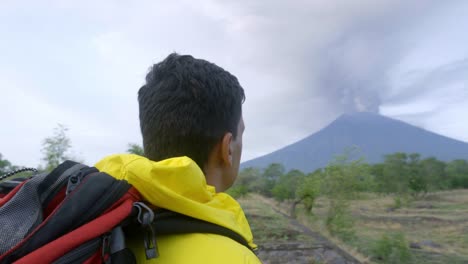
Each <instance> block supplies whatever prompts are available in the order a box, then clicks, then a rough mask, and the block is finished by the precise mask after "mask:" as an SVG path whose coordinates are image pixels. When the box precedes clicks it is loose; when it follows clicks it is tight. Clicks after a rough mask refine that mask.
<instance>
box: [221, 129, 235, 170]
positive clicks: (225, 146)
mask: <svg viewBox="0 0 468 264" xmlns="http://www.w3.org/2000/svg"><path fill="white" fill-rule="evenodd" d="M232 140H233V138H232V133H230V132H228V133H226V134H224V136H223V139H222V141H221V158H222V161H223V164H226V165H229V166H232Z"/></svg>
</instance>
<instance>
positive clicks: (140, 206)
mask: <svg viewBox="0 0 468 264" xmlns="http://www.w3.org/2000/svg"><path fill="white" fill-rule="evenodd" d="M133 206H134V207H135V208H136V209H137V210H138V215H137V221H138V222H139V223H140V225H141V226H143V227H144V231H145V232H144V244H145V254H146V259H147V260H149V259H153V258H157V257H158V256H159V254H158V245H157V244H156V235H155V233H154V229H153V226H152V223H153V220H154V212H153V210H151V208H149V207H148V206H147V205H146V204H144V203H142V202H135V203H133Z"/></svg>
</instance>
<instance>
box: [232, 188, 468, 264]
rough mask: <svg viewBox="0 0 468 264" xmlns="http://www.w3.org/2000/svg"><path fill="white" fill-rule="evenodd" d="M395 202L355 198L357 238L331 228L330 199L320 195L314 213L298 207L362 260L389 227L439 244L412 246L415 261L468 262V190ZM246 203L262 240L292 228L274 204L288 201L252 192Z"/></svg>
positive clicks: (305, 220) (304, 218)
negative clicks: (345, 236)
mask: <svg viewBox="0 0 468 264" xmlns="http://www.w3.org/2000/svg"><path fill="white" fill-rule="evenodd" d="M394 203H395V202H394V197H392V196H379V195H375V194H364V195H362V196H361V197H360V198H359V199H356V200H354V201H351V202H350V211H351V214H352V216H353V219H354V220H355V226H354V228H355V234H356V239H355V240H354V241H351V242H348V243H344V242H342V241H340V240H339V239H336V238H334V237H333V236H331V235H330V234H329V233H328V232H327V231H326V228H325V224H324V219H325V217H326V213H327V210H328V204H329V202H328V201H327V200H326V199H324V198H320V199H318V200H317V201H316V205H315V207H314V209H313V211H312V213H313V214H309V213H306V212H304V211H303V208H302V207H298V220H299V221H300V222H301V223H302V224H304V225H305V226H307V227H309V228H310V229H312V230H314V231H317V232H319V233H321V234H322V235H323V236H325V237H327V238H328V239H329V240H331V241H332V242H333V243H335V244H336V245H337V246H338V247H340V248H341V249H343V250H344V251H346V252H348V253H349V254H350V255H352V256H354V257H355V258H356V259H358V260H359V261H361V262H362V263H371V262H372V261H371V260H370V257H369V254H370V249H371V248H372V246H373V244H375V242H376V241H377V240H378V239H379V238H380V237H381V236H382V235H383V234H384V233H388V232H402V233H404V234H405V237H406V239H407V240H408V242H409V243H419V244H421V242H422V241H431V242H432V243H434V245H435V246H434V245H432V246H430V245H421V249H412V253H413V256H414V263H466V262H468V190H455V191H443V192H437V193H433V194H429V195H427V196H426V197H424V198H422V199H420V200H417V201H413V202H411V203H409V204H408V205H407V206H405V207H403V208H400V209H390V208H392V207H393V206H394ZM241 204H242V205H243V207H244V208H245V209H246V212H247V214H248V215H250V216H249V217H250V218H249V221H252V226H253V229H254V230H256V231H257V238H259V237H258V231H259V230H263V231H260V240H263V241H268V239H271V236H270V235H269V234H268V233H269V231H266V230H267V229H271V230H273V232H278V233H282V232H283V235H280V236H279V237H281V236H284V234H285V233H284V230H288V229H291V228H292V227H291V226H289V225H288V223H287V220H285V218H284V217H282V216H280V215H279V214H278V213H277V212H275V211H274V210H273V209H272V208H275V209H276V210H279V211H281V212H282V213H283V214H288V213H289V205H288V204H287V203H277V202H276V201H274V200H272V199H268V198H265V197H262V196H260V195H254V194H252V195H250V196H249V197H248V198H245V199H241ZM255 215H257V216H264V217H267V218H261V217H256V216H255ZM252 216H253V218H252ZM281 230H283V231H281ZM254 232H255V231H254ZM262 232H263V233H262ZM286 234H287V232H286ZM284 237H285V238H286V237H287V236H284ZM276 239H278V237H276ZM288 239H289V240H291V239H304V237H302V238H301V237H300V235H298V234H294V235H292V236H290V237H289V238H288ZM288 239H286V240H288Z"/></svg>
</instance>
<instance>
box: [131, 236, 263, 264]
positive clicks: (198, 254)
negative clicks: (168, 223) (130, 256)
mask: <svg viewBox="0 0 468 264" xmlns="http://www.w3.org/2000/svg"><path fill="white" fill-rule="evenodd" d="M156 243H157V247H158V252H159V257H158V258H155V259H151V260H146V257H145V251H144V248H143V247H142V244H143V243H142V241H132V240H130V243H129V247H130V248H131V250H132V251H133V253H134V254H135V257H136V259H137V262H138V263H158V264H159V263H175V264H177V263H206V264H211V263H213V264H214V263H226V264H230V263H233V264H234V263H236V264H237V263H245V264H257V263H261V262H260V260H259V259H258V258H257V256H256V255H255V254H254V253H253V252H252V251H251V250H250V249H248V248H247V247H245V246H243V245H242V244H240V243H238V242H236V241H234V240H232V239H231V238H228V237H225V236H221V235H216V234H200V233H195V234H180V235H166V236H160V237H158V238H157V240H156Z"/></svg>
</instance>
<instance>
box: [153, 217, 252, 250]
mask: <svg viewBox="0 0 468 264" xmlns="http://www.w3.org/2000/svg"><path fill="white" fill-rule="evenodd" d="M153 227H154V232H155V234H156V235H170V234H190V233H209V234H216V235H221V236H225V237H229V238H231V239H232V240H234V241H236V242H238V243H239V244H241V245H244V246H245V247H247V248H248V249H250V250H252V251H254V249H253V248H251V247H250V245H249V243H248V242H247V240H245V238H244V237H243V236H241V235H240V234H238V233H236V232H234V231H232V230H231V229H229V228H226V227H223V226H220V225H217V224H213V223H209V222H206V221H203V220H200V219H196V218H193V217H190V216H186V215H183V214H179V213H175V212H172V211H167V210H163V212H158V213H156V214H155V220H154V222H153Z"/></svg>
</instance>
